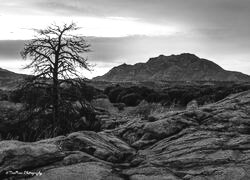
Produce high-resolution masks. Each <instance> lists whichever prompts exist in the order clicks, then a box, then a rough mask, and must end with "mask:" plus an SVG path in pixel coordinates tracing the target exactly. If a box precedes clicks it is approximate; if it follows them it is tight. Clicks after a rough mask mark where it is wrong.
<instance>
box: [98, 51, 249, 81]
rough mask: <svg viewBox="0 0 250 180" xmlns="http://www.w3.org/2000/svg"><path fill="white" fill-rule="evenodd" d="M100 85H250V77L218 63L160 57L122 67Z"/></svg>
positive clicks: (185, 56) (188, 57)
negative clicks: (223, 82) (146, 82)
mask: <svg viewBox="0 0 250 180" xmlns="http://www.w3.org/2000/svg"><path fill="white" fill-rule="evenodd" d="M93 80H98V81H250V76H248V75H245V74H242V73H239V72H231V71H226V70H224V69H223V68H221V67H220V66H219V65H217V64H216V63H214V62H212V61H209V60H207V59H202V58H199V57H197V56H196V55H194V54H190V53H183V54H179V55H170V56H165V55H159V56H158V57H153V58H150V59H149V60H148V61H147V62H146V63H137V64H135V65H127V64H125V63H124V64H122V65H120V66H117V67H115V68H113V69H111V70H110V71H109V72H108V73H107V74H105V75H103V76H100V77H96V78H94V79H93Z"/></svg>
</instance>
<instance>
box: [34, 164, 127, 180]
mask: <svg viewBox="0 0 250 180" xmlns="http://www.w3.org/2000/svg"><path fill="white" fill-rule="evenodd" d="M31 180H123V179H122V178H120V177H119V176H118V175H116V174H115V173H113V172H112V168H111V167H110V166H108V165H104V164H102V163H97V162H88V163H80V164H74V165H70V166H64V167H59V168H55V169H51V170H48V171H46V172H43V174H42V176H36V177H33V178H31Z"/></svg>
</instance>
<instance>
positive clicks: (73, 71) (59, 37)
mask: <svg viewBox="0 0 250 180" xmlns="http://www.w3.org/2000/svg"><path fill="white" fill-rule="evenodd" d="M78 29H79V28H78V27H77V26H76V24H75V23H71V24H64V25H62V26H58V25H54V24H53V25H51V26H49V27H47V28H46V29H43V30H41V29H39V30H37V29H36V30H35V32H36V34H37V35H36V36H35V38H34V39H32V40H31V41H29V42H28V43H26V44H25V47H24V49H23V50H22V52H21V55H22V57H23V59H27V58H28V59H31V60H32V61H31V63H29V64H28V65H27V66H26V67H25V68H28V69H33V73H34V75H35V76H34V77H35V78H46V79H52V82H53V83H52V89H53V95H52V96H53V97H52V101H53V104H52V105H53V124H54V125H55V124H56V123H57V121H58V117H59V116H58V115H59V86H60V83H62V82H63V81H62V80H63V79H69V78H72V77H74V76H77V77H78V72H77V68H84V69H87V70H90V69H89V67H90V66H89V64H88V63H87V59H86V58H84V57H82V56H81V55H82V54H83V53H85V52H88V51H90V45H89V44H88V43H87V42H86V41H85V39H84V38H83V37H82V36H77V35H72V31H75V30H78Z"/></svg>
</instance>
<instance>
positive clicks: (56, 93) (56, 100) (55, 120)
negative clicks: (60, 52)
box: [53, 63, 59, 135]
mask: <svg viewBox="0 0 250 180" xmlns="http://www.w3.org/2000/svg"><path fill="white" fill-rule="evenodd" d="M58 88H59V87H58V67H57V63H55V67H54V72H53V130H55V128H56V127H57V126H58V123H59V90H58ZM54 133H55V132H54ZM54 135H56V134H54Z"/></svg>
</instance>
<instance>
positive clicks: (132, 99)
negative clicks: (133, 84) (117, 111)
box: [121, 93, 142, 106]
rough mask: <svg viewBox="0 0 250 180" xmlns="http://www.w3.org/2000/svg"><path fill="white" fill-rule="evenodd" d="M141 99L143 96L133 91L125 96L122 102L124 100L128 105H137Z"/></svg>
mask: <svg viewBox="0 0 250 180" xmlns="http://www.w3.org/2000/svg"><path fill="white" fill-rule="evenodd" d="M141 100H142V97H141V96H140V95H139V94H136V93H131V94H127V95H125V96H123V97H122V99H121V102H123V103H124V104H126V105H127V106H137V105H138V104H139V103H140V101H141Z"/></svg>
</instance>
